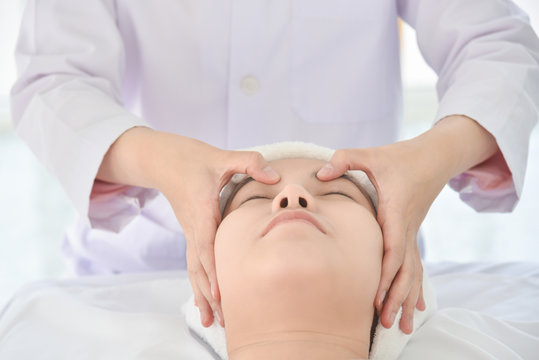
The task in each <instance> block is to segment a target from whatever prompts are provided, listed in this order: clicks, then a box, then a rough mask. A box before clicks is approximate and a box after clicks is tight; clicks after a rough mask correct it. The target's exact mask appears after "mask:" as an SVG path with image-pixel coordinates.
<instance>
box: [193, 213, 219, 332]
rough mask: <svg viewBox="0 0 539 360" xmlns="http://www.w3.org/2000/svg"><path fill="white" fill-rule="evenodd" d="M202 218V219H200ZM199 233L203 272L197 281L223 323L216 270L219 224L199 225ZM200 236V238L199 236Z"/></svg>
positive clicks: (198, 239) (198, 251)
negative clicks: (216, 241) (216, 237)
mask: <svg viewBox="0 0 539 360" xmlns="http://www.w3.org/2000/svg"><path fill="white" fill-rule="evenodd" d="M199 218H202V217H199ZM197 229H198V230H199V232H195V234H196V235H195V237H196V238H197V241H195V242H196V248H197V253H198V258H199V260H200V264H201V267H202V268H203V271H201V272H200V274H199V275H198V278H197V281H198V284H199V286H200V289H201V291H202V293H203V294H204V296H205V297H206V299H207V300H208V302H209V303H210V305H211V308H212V309H213V312H215V314H216V315H217V317H218V321H219V322H220V323H222V320H223V317H222V310H221V305H220V300H221V295H220V291H219V284H218V281H217V272H216V269H215V253H214V243H215V232H216V229H217V224H216V223H215V222H214V223H213V224H212V225H211V226H208V224H207V223H206V224H198V228H197ZM197 235H198V236H197Z"/></svg>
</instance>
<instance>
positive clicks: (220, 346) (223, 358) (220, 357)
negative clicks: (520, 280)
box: [182, 275, 436, 360]
mask: <svg viewBox="0 0 539 360" xmlns="http://www.w3.org/2000/svg"><path fill="white" fill-rule="evenodd" d="M423 297H424V299H425V304H426V305H427V308H426V309H425V310H424V311H419V310H417V309H415V310H414V330H413V331H412V333H411V334H410V335H406V334H405V333H403V332H402V331H401V330H400V328H399V321H400V318H401V314H402V309H401V310H399V312H398V313H397V316H396V318H395V322H394V323H393V326H392V327H391V328H389V329H386V328H385V327H383V326H382V324H380V323H378V325H377V326H376V331H375V334H374V339H373V343H372V349H371V352H370V354H369V359H373V360H394V359H396V358H397V357H398V356H399V354H400V353H401V352H402V350H403V349H404V347H405V346H406V343H408V341H409V340H410V338H411V337H412V335H413V334H414V332H415V331H416V330H417V329H418V328H419V327H421V325H422V324H423V323H424V322H425V321H426V320H427V319H428V318H429V317H430V316H431V315H432V314H433V313H434V312H435V311H436V295H435V294H434V290H433V288H432V286H431V284H430V282H429V280H428V277H427V276H426V275H424V276H423ZM182 311H183V314H184V315H185V322H186V323H187V326H188V327H189V329H190V330H191V334H192V335H193V336H194V337H195V338H197V340H199V341H201V342H202V343H203V344H204V345H206V346H207V347H208V348H209V350H210V351H211V352H212V354H213V355H214V356H215V358H216V359H217V360H228V353H227V350H226V338H225V329H224V328H223V327H222V326H221V325H220V324H219V323H218V322H217V321H215V320H214V322H213V324H212V325H211V326H210V327H207V328H205V327H204V326H202V324H201V322H200V311H199V310H198V308H197V307H196V306H195V303H194V296H191V298H190V299H189V300H188V301H187V302H186V303H185V304H184V305H183V307H182Z"/></svg>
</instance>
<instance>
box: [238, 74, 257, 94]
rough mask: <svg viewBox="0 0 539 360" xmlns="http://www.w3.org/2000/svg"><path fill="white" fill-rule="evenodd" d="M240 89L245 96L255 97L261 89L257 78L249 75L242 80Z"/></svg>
mask: <svg viewBox="0 0 539 360" xmlns="http://www.w3.org/2000/svg"><path fill="white" fill-rule="evenodd" d="M240 88H241V90H242V91H243V92H244V93H245V94H247V95H253V94H254V93H256V92H257V91H258V89H259V88H260V83H259V82H258V79H257V78H255V77H254V76H251V75H249V76H246V77H244V78H243V79H241V84H240Z"/></svg>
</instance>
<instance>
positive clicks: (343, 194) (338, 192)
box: [322, 191, 354, 200]
mask: <svg viewBox="0 0 539 360" xmlns="http://www.w3.org/2000/svg"><path fill="white" fill-rule="evenodd" d="M326 195H342V196H346V197H347V198H349V199H352V200H354V198H353V197H351V196H350V195H348V194H345V193H342V192H340V191H332V192H328V193H326V194H322V196H326Z"/></svg>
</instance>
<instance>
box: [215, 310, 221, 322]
mask: <svg viewBox="0 0 539 360" xmlns="http://www.w3.org/2000/svg"><path fill="white" fill-rule="evenodd" d="M215 317H216V318H217V322H218V323H219V325H220V324H221V314H219V310H217V311H216V312H215Z"/></svg>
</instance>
